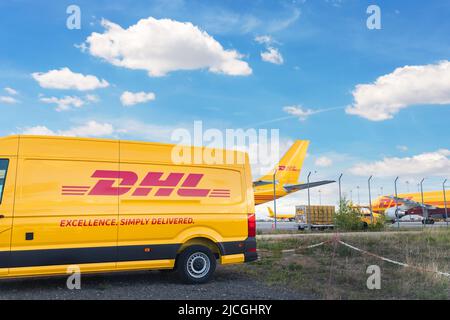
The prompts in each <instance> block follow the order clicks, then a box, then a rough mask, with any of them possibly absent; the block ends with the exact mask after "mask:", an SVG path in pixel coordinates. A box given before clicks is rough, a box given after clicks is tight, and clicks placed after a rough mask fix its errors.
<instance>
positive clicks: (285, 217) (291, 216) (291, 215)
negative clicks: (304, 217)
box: [267, 207, 295, 221]
mask: <svg viewBox="0 0 450 320" xmlns="http://www.w3.org/2000/svg"><path fill="white" fill-rule="evenodd" d="M267 210H268V211H269V217H270V218H272V219H275V213H274V212H273V210H272V209H271V208H270V207H267ZM277 220H289V221H294V220H295V214H294V213H278V212H277Z"/></svg>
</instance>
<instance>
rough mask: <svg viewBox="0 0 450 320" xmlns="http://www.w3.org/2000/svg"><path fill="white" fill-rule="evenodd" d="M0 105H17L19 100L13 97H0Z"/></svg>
mask: <svg viewBox="0 0 450 320" xmlns="http://www.w3.org/2000/svg"><path fill="white" fill-rule="evenodd" d="M0 103H6V104H16V103H19V100H17V99H16V98H13V97H8V96H0Z"/></svg>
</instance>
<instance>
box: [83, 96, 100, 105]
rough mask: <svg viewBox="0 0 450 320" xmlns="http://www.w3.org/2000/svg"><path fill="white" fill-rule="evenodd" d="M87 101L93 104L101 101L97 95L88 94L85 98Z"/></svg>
mask: <svg viewBox="0 0 450 320" xmlns="http://www.w3.org/2000/svg"><path fill="white" fill-rule="evenodd" d="M85 99H86V101H88V102H92V103H97V102H99V101H100V98H99V97H98V96H97V95H95V94H87V95H86V96H85Z"/></svg>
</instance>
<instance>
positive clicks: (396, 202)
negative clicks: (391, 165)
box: [394, 177, 400, 229]
mask: <svg viewBox="0 0 450 320" xmlns="http://www.w3.org/2000/svg"><path fill="white" fill-rule="evenodd" d="M397 181H398V177H397V178H395V181H394V190H395V218H396V219H397V229H400V219H399V217H398V201H397V196H398V194H397Z"/></svg>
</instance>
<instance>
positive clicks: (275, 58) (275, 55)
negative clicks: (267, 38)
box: [261, 47, 284, 64]
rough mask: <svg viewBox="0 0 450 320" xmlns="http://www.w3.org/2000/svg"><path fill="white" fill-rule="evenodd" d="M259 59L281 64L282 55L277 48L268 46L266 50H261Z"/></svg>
mask: <svg viewBox="0 0 450 320" xmlns="http://www.w3.org/2000/svg"><path fill="white" fill-rule="evenodd" d="M261 59H262V60H263V61H266V62H270V63H274V64H283V62H284V60H283V56H282V55H281V53H280V52H279V51H278V49H277V48H273V47H269V48H267V51H264V52H261Z"/></svg>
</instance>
